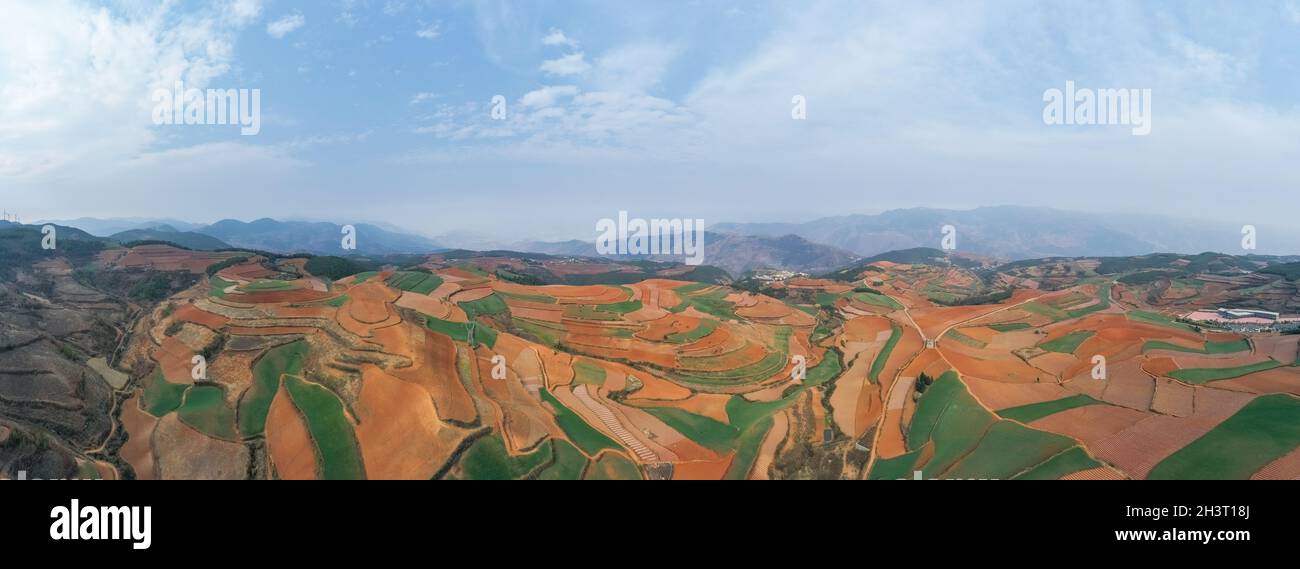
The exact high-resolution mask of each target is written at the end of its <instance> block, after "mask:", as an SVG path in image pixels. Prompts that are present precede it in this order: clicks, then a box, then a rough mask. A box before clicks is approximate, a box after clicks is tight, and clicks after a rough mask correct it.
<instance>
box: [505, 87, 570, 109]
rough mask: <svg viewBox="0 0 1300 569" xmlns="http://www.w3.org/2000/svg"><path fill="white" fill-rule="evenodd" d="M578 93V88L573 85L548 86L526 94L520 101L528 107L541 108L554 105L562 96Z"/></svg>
mask: <svg viewBox="0 0 1300 569" xmlns="http://www.w3.org/2000/svg"><path fill="white" fill-rule="evenodd" d="M577 94H578V88H577V87H574V86H573V85H555V86H547V87H542V88H541V89H538V90H536V91H529V92H528V93H526V94H524V96H523V98H521V99H520V100H519V103H520V104H522V105H523V106H525V107H528V108H533V109H541V108H546V107H551V106H554V105H555V103H556V101H558V100H559V99H560V98H562V97H572V96H574V95H577Z"/></svg>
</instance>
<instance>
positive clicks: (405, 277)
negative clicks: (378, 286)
mask: <svg viewBox="0 0 1300 569" xmlns="http://www.w3.org/2000/svg"><path fill="white" fill-rule="evenodd" d="M387 283H388V286H391V287H393V288H395V289H398V290H404V291H408V292H412V293H415V294H429V293H431V292H433V291H435V290H437V289H438V287H440V286H442V277H439V276H437V275H434V274H431V273H425V272H422V271H407V272H400V273H397V274H395V275H393V276H391V277H389V278H388V281H387Z"/></svg>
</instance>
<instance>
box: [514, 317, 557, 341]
mask: <svg viewBox="0 0 1300 569" xmlns="http://www.w3.org/2000/svg"><path fill="white" fill-rule="evenodd" d="M510 321H511V322H512V323H513V324H514V325H515V327H516V328H518V329H519V330H520V331H523V332H525V333H527V335H530V336H532V337H533V338H535V339H537V340H539V341H540V342H541V343H543V344H546V345H547V346H551V347H554V346H557V345H559V344H560V339H561V338H563V337H564V334H565V332H564V328H563V327H562V326H560V325H558V324H555V323H553V322H544V321H541V320H533V319H530V318H519V317H514V318H511V319H510Z"/></svg>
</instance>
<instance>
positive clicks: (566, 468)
mask: <svg viewBox="0 0 1300 569" xmlns="http://www.w3.org/2000/svg"><path fill="white" fill-rule="evenodd" d="M550 443H551V448H552V449H553V459H554V460H553V462H552V463H551V465H550V466H548V467H546V469H545V470H543V471H542V472H541V473H540V474H538V475H537V479H538V480H582V473H583V471H584V470H586V469H587V457H585V456H583V455H582V451H579V450H578V449H577V448H575V447H574V446H573V445H572V444H569V441H565V440H560V439H552V440H551V441H550Z"/></svg>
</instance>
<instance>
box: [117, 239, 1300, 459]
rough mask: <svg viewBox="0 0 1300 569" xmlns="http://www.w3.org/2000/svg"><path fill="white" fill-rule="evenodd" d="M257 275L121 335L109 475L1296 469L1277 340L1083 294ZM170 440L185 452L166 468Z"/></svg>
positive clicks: (1086, 288) (216, 287)
mask: <svg viewBox="0 0 1300 569" xmlns="http://www.w3.org/2000/svg"><path fill="white" fill-rule="evenodd" d="M270 266H276V265H274V264H272V263H270V262H269V261H267V260H265V259H260V258H254V257H249V258H248V259H247V260H243V261H240V260H238V259H236V260H235V261H231V262H230V263H223V266H222V267H221V268H220V270H214V273H213V274H212V275H211V276H210V277H209V278H208V279H207V280H206V281H205V282H200V283H199V284H198V285H196V286H195V287H194V290H192V291H190V292H188V293H186V294H183V295H177V296H176V297H174V298H173V299H170V300H169V301H168V303H167V305H166V306H160V307H159V308H158V309H156V310H155V311H153V312H152V313H149V314H147V315H146V316H145V317H143V318H142V320H141V321H140V324H139V326H138V331H137V333H135V334H133V336H132V339H131V341H132V345H131V346H128V348H127V349H128V351H129V352H130V353H132V354H134V356H133V357H134V358H135V360H136V361H138V362H139V364H140V365H142V366H145V367H144V368H141V369H144V370H147V371H146V372H145V373H142V374H141V377H140V378H139V379H138V380H134V381H127V382H126V383H125V385H124V386H123V390H124V392H125V393H127V394H128V395H129V397H130V400H129V401H130V403H129V404H130V405H133V407H131V409H132V410H131V411H129V412H124V413H123V421H124V422H125V421H129V425H126V426H124V428H125V429H126V431H127V433H128V436H129V439H128V444H127V445H126V446H124V447H123V450H122V451H121V452H122V453H123V457H124V464H126V465H128V467H129V468H132V469H137V468H138V469H139V472H138V473H132V472H129V471H128V474H130V475H136V474H138V475H139V476H141V477H155V478H184V477H195V476H208V477H245V476H250V475H251V476H252V477H255V478H268V479H275V478H281V479H306V478H314V479H365V478H375V479H382V478H420V479H427V478H443V479H467V480H482V479H546V480H560V479H562V480H578V479H620V480H626V479H647V478H659V479H664V478H670V479H700V478H704V479H745V478H751V479H774V478H775V479H780V478H842V479H894V478H914V477H917V476H920V477H922V478H997V479H1063V478H1065V479H1072V478H1089V479H1093V478H1125V477H1128V478H1147V477H1150V478H1252V477H1286V476H1294V475H1300V472H1295V473H1294V474H1292V471H1293V470H1297V469H1300V465H1293V463H1296V462H1300V461H1295V460H1294V459H1292V458H1290V457H1291V456H1292V453H1294V452H1295V451H1296V448H1297V447H1298V446H1300V439H1298V438H1297V437H1300V435H1297V433H1293V432H1291V431H1293V430H1294V429H1292V428H1291V427H1292V426H1293V425H1295V424H1300V420H1297V419H1298V418H1300V417H1293V416H1292V415H1296V414H1297V410H1296V405H1295V401H1297V399H1296V395H1297V394H1300V368H1297V367H1296V366H1295V365H1294V364H1295V360H1296V359H1297V353H1300V348H1298V347H1297V345H1296V341H1295V339H1293V338H1288V337H1282V336H1276V335H1252V336H1246V335H1234V334H1229V333H1224V332H1216V331H1202V330H1199V329H1197V328H1194V327H1192V326H1189V325H1186V324H1185V323H1183V322H1179V321H1178V320H1177V319H1176V317H1175V316H1172V315H1171V314H1170V313H1168V312H1167V311H1160V310H1154V309H1152V307H1149V306H1145V305H1137V306H1134V305H1131V304H1130V303H1131V302H1132V300H1131V299H1133V298H1134V295H1133V294H1132V292H1131V291H1130V290H1128V289H1127V288H1126V287H1127V286H1128V285H1125V284H1123V283H1120V284H1112V283H1110V282H1099V280H1098V279H1096V278H1095V277H1089V278H1085V279H1082V280H1081V281H1080V282H1079V283H1078V284H1076V285H1073V286H1065V287H1064V288H1061V289H1059V290H1051V291H1045V290H1016V291H1013V292H1011V293H1008V294H1000V295H993V296H990V297H989V300H988V303H987V304H973V303H966V302H965V300H966V299H969V298H972V297H971V294H973V291H978V290H985V289H984V288H981V287H984V286H985V285H983V284H980V283H981V282H983V281H981V280H980V279H979V278H976V277H974V276H971V275H968V274H964V273H962V272H961V271H960V270H956V269H951V268H948V269H935V268H917V267H916V266H910V265H902V264H891V263H888V262H881V263H879V264H878V265H876V266H875V268H876V270H873V271H866V272H864V274H865V275H867V276H865V277H863V278H862V280H860V281H856V282H852V283H848V284H846V283H844V282H837V281H831V280H824V279H811V278H792V279H789V280H788V281H786V282H784V283H779V285H773V286H774V287H776V288H773V289H769V290H765V291H760V292H754V291H752V290H737V289H733V288H730V287H728V286H723V285H716V284H704V283H689V282H683V281H675V280H671V279H649V280H645V281H641V282H632V283H624V284H610V285H603V284H589V285H581V286H576V285H525V284H520V283H519V282H515V280H502V278H501V277H500V275H499V274H498V272H497V271H489V270H470V269H471V268H473V267H469V268H467V266H466V265H465V264H463V263H459V264H446V263H441V262H438V261H437V260H431V261H429V262H427V263H424V264H422V265H420V266H418V267H407V268H405V269H403V270H393V269H392V268H389V269H385V270H382V271H373V272H367V273H360V274H356V275H353V276H349V277H344V278H339V279H334V280H330V281H329V282H328V284H325V283H323V282H317V281H310V280H309V279H310V276H309V275H304V276H303V277H302V278H300V279H297V280H294V279H292V277H293V276H294V275H292V274H288V275H286V274H283V273H274V272H273V271H271V270H270V269H268V268H267V267H270ZM512 274H514V275H515V276H516V277H518V276H519V273H512ZM281 279H288V280H281ZM516 280H518V279H516ZM1187 290H1191V291H1195V290H1198V289H1195V288H1187ZM1210 290H1212V289H1210ZM765 292H771V293H773V295H774V296H769V295H768V294H765ZM778 297H779V298H778ZM1116 299H1120V300H1118V301H1116ZM940 302H943V303H948V304H952V306H948V305H947V304H940ZM195 355H203V356H204V357H205V361H206V364H207V376H206V378H204V379H200V380H197V381H196V380H194V379H193V378H192V377H191V373H190V372H191V363H190V362H191V358H192V357H193V356H195ZM1098 356H1102V358H1101V359H1100V360H1099V359H1098ZM1098 361H1103V362H1104V363H1105V365H1104V367H1103V368H1098V367H1097V365H1098V364H1097V363H1096V362H1098ZM119 381H121V380H119ZM189 448H205V449H207V450H205V451H204V455H203V456H204V457H205V458H204V459H203V460H202V461H200V462H196V463H193V464H187V463H184V462H179V461H176V460H175V459H173V458H171V457H174V456H176V454H175V453H177V452H182V449H189ZM128 456H129V457H130V459H129V460H126V458H125V457H128ZM155 457H156V458H157V459H158V460H154V459H155Z"/></svg>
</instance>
